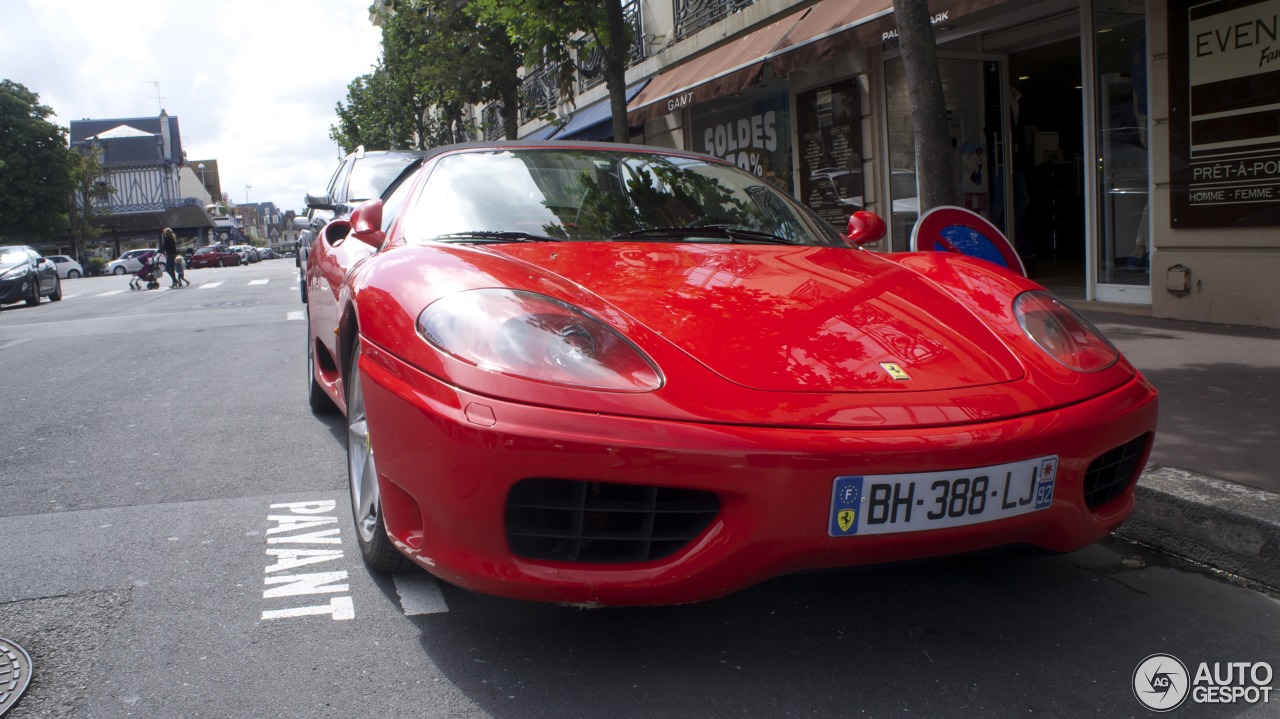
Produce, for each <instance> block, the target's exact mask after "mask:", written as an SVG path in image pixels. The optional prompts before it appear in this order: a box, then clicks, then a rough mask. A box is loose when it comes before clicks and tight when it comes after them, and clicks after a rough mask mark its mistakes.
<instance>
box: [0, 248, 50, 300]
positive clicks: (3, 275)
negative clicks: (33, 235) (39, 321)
mask: <svg viewBox="0 0 1280 719" xmlns="http://www.w3.org/2000/svg"><path fill="white" fill-rule="evenodd" d="M41 297H48V298H49V301H51V302H57V301H58V300H60V299H62V279H61V278H59V277H58V268H57V266H55V265H54V264H53V262H51V261H50V260H48V259H46V258H44V257H41V256H40V253H39V252H36V251H35V250H34V249H32V248H31V247H28V246H26V245H8V246H4V247H0V305H4V304H10V303H13V302H23V301H25V302H26V303H27V304H28V305H33V306H34V305H38V304H40V298H41Z"/></svg>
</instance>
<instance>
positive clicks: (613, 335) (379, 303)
mask: <svg viewBox="0 0 1280 719" xmlns="http://www.w3.org/2000/svg"><path fill="white" fill-rule="evenodd" d="M872 220H874V222H872ZM869 228H875V229H874V231H873V230H872V229H869ZM884 229H885V223H884V221H883V220H882V219H879V218H876V217H875V216H873V215H870V214H869V213H859V214H856V215H854V216H853V217H852V218H850V223H849V228H848V234H847V235H841V234H839V233H837V232H836V230H835V229H833V228H832V227H831V226H830V225H828V224H826V223H825V222H823V221H822V220H821V219H820V218H818V217H817V215H816V214H814V213H813V212H812V211H810V210H808V209H807V208H805V207H804V206H803V205H801V204H800V203H798V202H797V201H796V200H794V199H793V198H792V197H790V196H789V195H787V194H785V193H782V192H779V191H777V190H775V189H774V188H773V187H771V186H769V185H768V184H767V183H764V182H762V181H761V180H760V178H758V177H756V176H754V175H752V174H749V173H747V172H744V171H742V170H740V169H738V168H737V167H736V166H734V165H733V164H731V163H727V162H724V161H722V160H719V159H716V158H713V157H709V156H704V155H698V154H695V153H690V152H684V151H679V150H667V149H663V148H655V147H646V146H635V145H615V144H609V143H584V142H571V143H548V142H540V143H522V142H511V143H506V142H498V143H477V144H469V145H458V146H445V147H438V148H435V149H434V150H432V151H431V152H430V153H429V154H428V155H427V156H426V157H425V159H424V161H423V162H422V164H421V167H420V168H419V169H417V170H416V171H414V172H413V174H412V176H410V177H408V178H405V179H404V180H403V181H401V182H399V183H396V184H393V185H392V186H391V187H389V188H388V190H387V192H385V193H384V194H383V195H382V196H381V197H380V198H378V199H375V200H371V201H369V202H366V203H364V204H362V205H360V206H359V207H358V208H356V209H355V211H354V212H353V213H352V214H351V215H350V217H347V218H341V219H334V220H331V221H330V222H329V223H328V224H327V225H326V226H325V227H324V228H323V229H322V230H321V232H320V236H321V239H318V240H316V242H315V243H314V245H313V248H312V254H311V257H310V258H309V260H308V263H307V284H308V288H309V293H310V301H309V303H308V304H307V327H308V337H309V340H308V342H307V366H308V374H309V379H310V382H309V384H310V395H309V400H310V402H311V406H312V408H313V409H315V410H324V409H329V408H335V407H336V408H337V409H338V410H339V411H341V412H344V413H345V414H346V422H345V423H344V424H345V426H346V427H347V456H348V462H347V466H348V484H349V489H350V497H351V500H352V514H353V516H354V519H355V528H356V532H355V537H356V542H357V544H358V546H359V547H360V551H361V554H362V556H363V558H364V561H365V562H366V563H367V564H368V566H370V567H371V568H372V569H374V570H377V571H394V570H397V569H399V568H401V567H403V566H405V565H406V564H407V563H410V562H412V563H414V564H417V565H419V566H421V567H423V568H424V569H425V570H426V571H428V572H430V573H432V574H434V575H435V576H437V577H440V578H442V579H444V580H447V581H449V582H452V583H454V584H458V585H460V586H462V587H465V588H468V589H470V590H473V591H478V592H484V593H490V594H495V595H501V596H506V597H511V598H518V599H525V600H537V601H547V602H558V603H571V604H581V605H592V606H595V605H601V604H604V605H632V604H666V603H682V602H691V601H698V600H705V599H710V598H714V597H718V596H722V595H724V594H728V593H730V592H733V591H736V590H739V589H742V588H744V587H747V586H750V585H752V584H755V583H758V582H762V581H765V580H767V579H769V578H771V577H775V576H778V575H780V574H784V573H788V572H795V571H803V570H812V569H821V568H831V567H843V566H849V565H856V564H865V563H876V562H892V561H899V560H914V559H920V558H926V557H934V556H941V555H949V554H954V553H957V552H966V551H980V550H985V549H987V548H991V547H995V546H1002V545H1009V544H1029V545H1034V546H1038V547H1040V548H1042V549H1045V550H1049V551H1053V552H1069V551H1074V550H1077V549H1079V548H1081V547H1084V546H1087V545H1089V544H1091V543H1093V542H1095V541H1098V540H1099V539H1102V538H1103V537H1105V536H1106V535H1107V534H1108V533H1109V532H1110V531H1111V530H1113V529H1115V528H1116V527H1117V526H1118V525H1119V524H1120V523H1121V522H1123V521H1124V519H1125V518H1126V517H1127V516H1128V515H1129V514H1130V512H1131V511H1132V509H1133V505H1134V499H1133V489H1134V484H1135V482H1136V481H1137V478H1138V476H1139V474H1140V473H1141V471H1142V468H1143V465H1144V464H1145V463H1146V460H1147V457H1148V455H1149V453H1150V451H1151V446H1152V443H1153V441H1154V436H1155V428H1156V417H1157V403H1158V400H1157V394H1156V390H1155V388H1154V387H1153V386H1152V385H1151V384H1150V383H1149V382H1147V380H1146V379H1145V378H1143V376H1142V375H1141V374H1140V373H1139V372H1138V371H1137V370H1136V369H1135V368H1134V366H1133V365H1132V364H1130V363H1129V362H1128V361H1127V360H1126V359H1124V358H1123V357H1122V356H1121V355H1120V353H1119V352H1118V351H1117V350H1116V349H1115V347H1114V346H1112V345H1111V343H1110V342H1108V341H1107V340H1106V339H1105V338H1104V337H1103V336H1102V334H1100V333H1099V332H1098V330H1097V329H1095V328H1094V327H1093V326H1092V325H1091V324H1090V323H1089V322H1088V320H1086V319H1085V318H1084V317H1083V316H1082V315H1081V314H1080V313H1079V312H1077V311H1076V310H1075V309H1073V308H1071V307H1070V306H1069V305H1067V304H1066V303H1064V302H1062V301H1060V300H1058V299H1057V298H1056V297H1054V296H1053V295H1052V294H1050V293H1048V292H1047V291H1045V290H1044V288H1042V287H1041V286H1039V285H1037V284H1036V283H1035V282H1033V281H1031V280H1030V279H1028V278H1026V277H1024V276H1022V275H1019V274H1016V273H1014V272H1011V271H1009V270H1008V269H1006V268H1004V267H1000V266H998V265H995V264H992V263H989V262H986V261H984V260H982V259H978V258H974V257H968V256H964V255H960V254H954V253H950V252H916V253H912V252H903V253H888V254H886V253H879V252H871V251H866V250H863V249H861V245H862V243H863V242H869V241H875V240H878V239H880V238H882V237H883V236H884ZM335 328H336V331H335Z"/></svg>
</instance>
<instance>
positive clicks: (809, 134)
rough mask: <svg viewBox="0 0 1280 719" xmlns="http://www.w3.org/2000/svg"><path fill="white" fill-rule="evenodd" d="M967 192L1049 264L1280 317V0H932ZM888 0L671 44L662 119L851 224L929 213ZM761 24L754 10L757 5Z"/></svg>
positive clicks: (1132, 288)
mask: <svg viewBox="0 0 1280 719" xmlns="http://www.w3.org/2000/svg"><path fill="white" fill-rule="evenodd" d="M930 8H931V10H933V11H934V16H933V18H932V19H933V22H934V31H935V37H936V39H937V42H938V49H939V65H940V68H939V69H940V72H941V75H942V80H943V87H944V94H945V97H946V103H947V110H948V120H949V126H950V133H951V151H952V153H953V158H952V159H953V165H954V168H955V177H954V183H955V197H956V198H957V199H956V202H957V204H963V205H964V206H965V207H967V208H969V209H971V210H974V211H975V212H978V213H980V214H982V215H984V216H986V217H987V218H988V219H989V220H990V221H991V222H992V223H993V224H995V225H996V226H997V227H998V228H1000V229H1001V230H1002V231H1004V232H1005V233H1006V234H1007V235H1008V236H1009V238H1010V240H1011V241H1012V242H1013V243H1014V246H1015V247H1016V248H1017V251H1018V253H1019V255H1020V256H1021V257H1022V258H1023V261H1024V264H1025V265H1026V266H1027V268H1028V271H1029V273H1030V274H1032V275H1033V276H1034V277H1035V279H1036V280H1037V281H1039V282H1040V283H1041V284H1044V285H1046V286H1048V287H1050V288H1051V289H1053V290H1054V291H1055V292H1057V293H1059V294H1060V295H1062V296H1064V297H1066V298H1068V299H1073V300H1077V301H1096V302H1103V303H1119V304H1124V305H1131V306H1134V307H1137V308H1139V309H1144V308H1146V309H1149V311H1150V312H1151V314H1152V315H1153V316H1157V317H1170V318H1178V319H1188V320H1200V321H1209V322H1220V323H1238V324H1247V325H1255V326H1267V327H1280V283H1276V282H1275V281H1274V276H1275V275H1276V273H1277V272H1280V233H1277V232H1275V228H1276V227H1277V226H1280V111H1278V110H1277V108H1280V38H1278V34H1280V32H1278V31H1280V0H1207V1H1206V0H1149V1H1148V0H1042V1H1035V0H1008V1H1006V2H999V1H998V0H954V2H950V3H948V2H945V0H944V1H942V2H931V3H930ZM893 20H894V18H893V12H892V3H891V2H886V0H822V1H821V2H818V3H816V4H814V5H810V6H808V7H805V8H802V9H800V10H797V11H795V12H792V13H781V14H778V15H775V16H772V17H767V18H763V19H762V21H761V22H760V23H758V24H757V25H756V26H754V29H749V30H747V31H744V32H741V33H738V34H737V35H735V36H734V37H733V38H732V39H731V40H730V41H729V42H727V43H725V44H723V45H720V46H716V47H713V48H710V49H709V50H706V51H704V52H701V53H697V54H695V55H693V56H691V57H688V58H684V59H681V60H680V61H678V62H672V63H670V64H669V65H668V66H666V67H665V68H664V69H663V70H662V71H661V72H659V73H657V74H656V75H655V76H654V77H653V78H652V81H651V82H650V84H649V85H648V87H647V88H646V89H645V90H644V91H643V92H641V93H640V94H639V95H637V96H636V98H635V99H634V100H633V101H632V102H631V103H630V105H629V120H630V122H631V124H632V125H639V124H643V127H644V139H643V141H644V142H646V143H648V144H652V145H660V146H667V147H677V148H689V149H695V150H699V151H704V152H708V153H710V154H713V155H717V156H720V157H726V158H730V159H732V161H733V162H735V163H736V164H738V165H739V166H742V167H744V168H745V169H747V170H749V171H751V172H754V173H756V174H758V175H760V176H761V177H766V178H768V179H769V181H770V182H773V183H774V184H777V185H778V186H780V187H784V188H786V189H787V190H788V191H790V192H792V193H793V194H794V195H795V196H796V197H797V198H799V199H800V200H801V201H803V202H805V203H806V204H808V205H809V206H810V207H812V208H813V209H815V210H816V211H818V212H819V213H820V214H822V215H823V216H824V217H825V218H827V219H828V221H830V222H832V224H834V225H836V226H842V225H843V221H844V218H847V216H848V215H849V214H850V213H851V212H853V211H855V210H858V209H868V210H871V211H873V212H876V213H878V214H880V215H881V216H882V217H884V218H885V219H886V221H887V224H888V226H889V237H888V238H887V239H886V240H885V242H884V243H883V244H882V245H880V246H878V247H875V248H874V249H880V250H907V249H910V241H911V228H912V227H913V226H914V224H915V221H916V218H917V216H918V212H919V207H918V204H917V201H916V175H915V172H916V162H915V143H914V137H913V134H912V124H911V107H910V103H909V100H908V97H907V85H906V80H905V73H904V69H903V64H902V58H901V54H900V52H899V50H898V44H897V31H896V27H895V26H894V23H893ZM742 24H743V25H744V26H748V27H750V26H749V24H748V23H745V22H744V23H742Z"/></svg>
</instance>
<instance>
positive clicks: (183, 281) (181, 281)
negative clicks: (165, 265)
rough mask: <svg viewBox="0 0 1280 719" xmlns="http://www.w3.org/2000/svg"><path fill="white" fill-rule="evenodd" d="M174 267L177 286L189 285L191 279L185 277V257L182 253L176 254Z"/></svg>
mask: <svg viewBox="0 0 1280 719" xmlns="http://www.w3.org/2000/svg"><path fill="white" fill-rule="evenodd" d="M174 269H176V270H177V275H178V277H177V280H176V282H177V286H178V287H182V286H184V285H190V284H191V280H189V279H187V259H186V258H185V257H183V256H182V255H178V259H177V260H176V261H175V263H174Z"/></svg>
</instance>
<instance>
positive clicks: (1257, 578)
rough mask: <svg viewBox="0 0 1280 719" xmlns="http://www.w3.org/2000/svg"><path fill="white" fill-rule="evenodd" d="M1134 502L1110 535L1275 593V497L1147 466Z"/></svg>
mask: <svg viewBox="0 0 1280 719" xmlns="http://www.w3.org/2000/svg"><path fill="white" fill-rule="evenodd" d="M1134 497H1135V500H1136V504H1137V506H1136V507H1135V508H1134V511H1133V515H1132V516H1130V517H1129V519H1128V520H1126V521H1125V523H1124V524H1122V525H1120V527H1118V528H1117V529H1116V530H1115V533H1116V534H1118V535H1120V536H1121V537H1124V538H1126V539H1132V540H1134V541H1137V542H1141V543H1143V544H1147V545H1150V546H1152V547H1155V548H1157V549H1160V550H1162V551H1164V552H1167V553H1169V554H1173V555H1177V556H1181V557H1185V558H1187V559H1190V560H1192V561H1195V562H1198V563H1200V564H1205V565H1208V566H1210V567H1213V568H1215V569H1218V570H1221V571H1223V572H1227V573H1229V574H1235V575H1238V576H1240V577H1243V578H1245V579H1248V580H1251V581H1254V582H1258V583H1260V584H1263V585H1266V586H1268V587H1271V588H1280V494H1273V493H1271V492H1267V491H1264V490H1260V489H1254V488H1252V487H1245V486H1242V485H1239V484H1235V483H1232V482H1226V481H1223V480H1221V479H1216V478H1214V477H1207V476H1205V475H1202V474H1196V473H1194V472H1188V471H1186V470H1182V469H1174V468H1172V467H1161V466H1158V465H1149V466H1148V467H1147V468H1146V470H1144V471H1143V473H1142V476H1141V477H1140V478H1139V479H1138V485H1137V487H1136V488H1135V489H1134Z"/></svg>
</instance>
